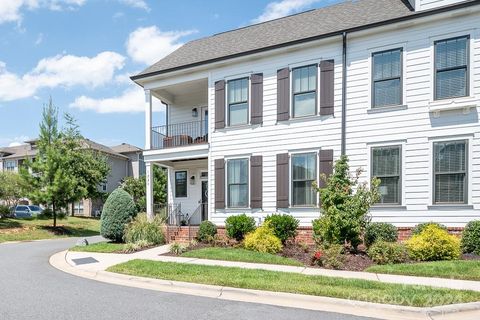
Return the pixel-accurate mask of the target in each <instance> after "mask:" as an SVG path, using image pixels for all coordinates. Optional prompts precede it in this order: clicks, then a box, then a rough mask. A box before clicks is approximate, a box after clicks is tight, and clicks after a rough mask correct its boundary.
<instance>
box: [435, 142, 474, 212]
mask: <svg viewBox="0 0 480 320" xmlns="http://www.w3.org/2000/svg"><path fill="white" fill-rule="evenodd" d="M433 164H434V169H433V171H434V172H433V173H434V175H433V179H434V181H433V191H434V192H433V196H434V199H433V202H434V203H436V204H442V203H466V202H467V141H466V140H457V141H442V142H434V144H433Z"/></svg>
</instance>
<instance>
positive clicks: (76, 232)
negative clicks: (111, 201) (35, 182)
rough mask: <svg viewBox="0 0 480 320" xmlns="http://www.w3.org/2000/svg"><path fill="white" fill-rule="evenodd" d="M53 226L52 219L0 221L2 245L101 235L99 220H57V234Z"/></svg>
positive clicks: (74, 218)
mask: <svg viewBox="0 0 480 320" xmlns="http://www.w3.org/2000/svg"><path fill="white" fill-rule="evenodd" d="M52 224H53V220H52V219H36V218H31V219H9V218H4V219H0V243H1V242H5V241H23V240H39V239H53V238H64V237H88V236H95V235H98V234H99V233H100V220H97V219H89V218H79V217H67V218H65V219H62V220H57V226H58V227H59V228H58V229H57V230H56V231H55V232H54V231H52V229H51V228H50V227H51V226H52ZM60 227H61V228H60Z"/></svg>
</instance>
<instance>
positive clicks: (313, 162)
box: [292, 153, 317, 206]
mask: <svg viewBox="0 0 480 320" xmlns="http://www.w3.org/2000/svg"><path fill="white" fill-rule="evenodd" d="M315 181H317V154H316V153H303V154H294V155H292V205H293V206H314V205H316V204H317V196H316V194H317V193H316V191H315V189H314V188H313V183H314V182H315Z"/></svg>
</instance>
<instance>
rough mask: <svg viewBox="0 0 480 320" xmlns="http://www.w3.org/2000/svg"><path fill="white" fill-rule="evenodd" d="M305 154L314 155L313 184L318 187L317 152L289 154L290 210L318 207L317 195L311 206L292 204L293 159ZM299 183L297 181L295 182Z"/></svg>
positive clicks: (305, 151)
mask: <svg viewBox="0 0 480 320" xmlns="http://www.w3.org/2000/svg"><path fill="white" fill-rule="evenodd" d="M305 154H313V155H315V179H314V182H315V183H316V184H317V185H318V181H319V178H320V173H319V170H318V165H319V158H318V154H319V150H302V151H298V152H291V153H289V154H288V157H289V162H290V163H289V166H288V167H289V168H288V170H289V201H288V202H289V203H290V207H291V208H316V207H318V205H319V195H318V193H317V195H316V196H315V204H312V205H295V204H294V203H293V157H295V156H299V155H305ZM297 181H299V180H297ZM303 181H307V180H303Z"/></svg>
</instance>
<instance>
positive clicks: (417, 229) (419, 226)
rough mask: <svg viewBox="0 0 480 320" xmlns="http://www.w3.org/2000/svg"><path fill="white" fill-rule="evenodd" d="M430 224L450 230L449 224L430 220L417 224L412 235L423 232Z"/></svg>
mask: <svg viewBox="0 0 480 320" xmlns="http://www.w3.org/2000/svg"><path fill="white" fill-rule="evenodd" d="M428 226H436V227H438V228H440V229H442V230H445V231H448V229H447V226H445V225H443V224H441V223H438V222H433V221H430V222H423V223H419V224H417V225H416V226H415V228H413V229H412V236H414V235H416V234H420V233H422V231H423V230H424V229H425V228H426V227H428Z"/></svg>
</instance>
